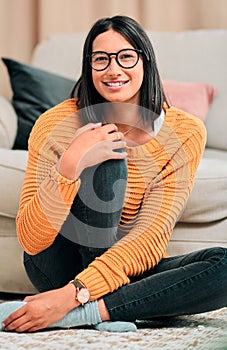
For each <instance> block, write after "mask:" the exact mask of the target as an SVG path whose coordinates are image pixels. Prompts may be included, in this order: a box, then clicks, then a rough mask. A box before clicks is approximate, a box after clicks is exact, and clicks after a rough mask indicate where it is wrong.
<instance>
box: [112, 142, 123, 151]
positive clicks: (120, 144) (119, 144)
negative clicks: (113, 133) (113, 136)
mask: <svg viewBox="0 0 227 350" xmlns="http://www.w3.org/2000/svg"><path fill="white" fill-rule="evenodd" d="M126 145H127V143H126V142H125V141H112V142H111V148H112V150H115V149H120V148H125V147H126Z"/></svg>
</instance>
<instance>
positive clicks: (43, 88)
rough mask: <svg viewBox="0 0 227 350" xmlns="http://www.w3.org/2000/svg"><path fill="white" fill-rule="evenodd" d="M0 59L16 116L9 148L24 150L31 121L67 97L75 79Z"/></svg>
mask: <svg viewBox="0 0 227 350" xmlns="http://www.w3.org/2000/svg"><path fill="white" fill-rule="evenodd" d="M2 61H3V62H4V64H5V65H6V67H7V69H8V73H9V77H10V82H11V87H12V90H13V98H12V104H13V106H14V108H15V110H16V113H17V116H18V130H17V136H16V140H15V143H14V146H13V149H27V148H28V137H29V134H30V132H31V129H32V127H33V125H34V123H35V121H36V120H37V119H38V117H39V116H40V115H41V114H42V113H43V112H45V111H46V110H47V109H49V108H51V107H53V106H55V105H56V104H58V103H60V102H62V101H63V100H65V99H67V98H69V97H70V92H71V90H72V87H73V85H74V83H75V82H74V81H73V80H70V79H67V78H64V77H62V76H60V75H55V74H53V73H50V72H47V71H45V70H42V69H38V68H35V67H32V66H30V65H27V64H24V63H21V62H18V61H15V60H12V59H9V58H2Z"/></svg>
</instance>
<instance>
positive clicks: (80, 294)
mask: <svg viewBox="0 0 227 350" xmlns="http://www.w3.org/2000/svg"><path fill="white" fill-rule="evenodd" d="M69 283H72V284H73V285H74V286H75V288H76V300H77V301H79V303H80V304H82V305H83V304H85V303H87V302H88V300H89V299H90V292H89V290H88V289H87V288H86V287H85V285H84V284H83V283H82V282H81V281H80V280H78V279H74V280H72V281H70V282H69Z"/></svg>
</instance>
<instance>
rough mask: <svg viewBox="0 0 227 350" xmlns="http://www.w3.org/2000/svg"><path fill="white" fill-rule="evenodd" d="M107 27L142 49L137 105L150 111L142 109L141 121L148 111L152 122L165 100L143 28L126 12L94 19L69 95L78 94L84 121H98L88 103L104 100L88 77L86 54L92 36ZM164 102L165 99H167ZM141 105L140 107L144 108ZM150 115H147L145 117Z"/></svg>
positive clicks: (151, 49)
mask: <svg viewBox="0 0 227 350" xmlns="http://www.w3.org/2000/svg"><path fill="white" fill-rule="evenodd" d="M110 29H113V30H114V31H116V32H118V33H119V34H121V35H122V36H123V37H124V38H125V39H126V40H127V41H128V42H129V43H130V44H131V45H132V46H133V47H134V48H135V49H139V50H142V52H143V53H142V58H143V69H144V77H143V82H142V85H141V88H140V101H139V105H140V106H141V107H144V108H145V109H146V110H149V112H150V113H142V114H144V115H142V118H143V120H144V122H147V121H148V120H147V116H148V115H152V116H153V117H152V120H151V122H152V125H153V122H154V120H155V118H157V117H158V116H159V115H160V113H161V110H162V108H163V103H164V102H166V103H167V100H166V97H165V94H164V91H163V87H162V83H161V79H160V75H159V71H158V67H157V62H156V58H155V53H154V50H153V47H152V44H151V41H150V39H149V38H148V36H147V34H146V33H145V31H144V30H143V29H142V27H141V26H140V25H139V24H138V23H137V22H136V21H135V20H133V19H132V18H130V17H127V16H114V17H111V18H109V17H107V18H103V19H100V20H98V21H97V22H96V23H95V24H94V25H93V26H92V28H91V30H90V32H89V33H88V35H87V38H86V40H85V43H84V48H83V62H82V74H81V77H80V78H79V80H78V81H77V83H76V84H75V86H74V88H73V90H72V93H71V97H77V98H78V102H77V104H78V106H79V108H80V109H81V112H82V111H83V109H85V108H86V113H83V112H82V120H83V122H84V124H86V123H90V122H93V123H95V122H98V121H100V116H99V119H98V117H97V116H96V113H95V109H94V108H93V107H92V106H95V105H97V104H102V103H104V102H107V101H106V100H105V99H104V98H103V97H102V96H101V95H100V94H99V93H98V91H97V90H96V89H95V87H94V84H93V80H92V68H91V66H90V64H89V61H88V55H91V53H92V44H93V41H94V40H95V38H96V37H97V36H98V35H99V34H101V33H104V32H106V31H108V30H110ZM167 104H168V103H167ZM144 108H142V110H143V109H144ZM149 118H150V117H149Z"/></svg>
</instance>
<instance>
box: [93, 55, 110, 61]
mask: <svg viewBox="0 0 227 350" xmlns="http://www.w3.org/2000/svg"><path fill="white" fill-rule="evenodd" d="M106 61H108V56H107V55H105V54H101V53H97V54H94V55H93V56H92V62H94V63H102V62H106Z"/></svg>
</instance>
